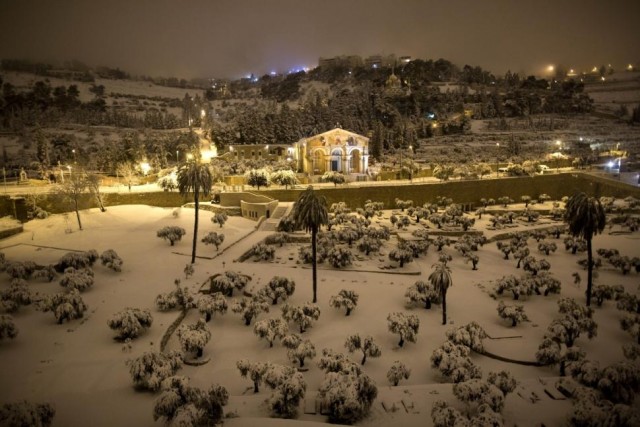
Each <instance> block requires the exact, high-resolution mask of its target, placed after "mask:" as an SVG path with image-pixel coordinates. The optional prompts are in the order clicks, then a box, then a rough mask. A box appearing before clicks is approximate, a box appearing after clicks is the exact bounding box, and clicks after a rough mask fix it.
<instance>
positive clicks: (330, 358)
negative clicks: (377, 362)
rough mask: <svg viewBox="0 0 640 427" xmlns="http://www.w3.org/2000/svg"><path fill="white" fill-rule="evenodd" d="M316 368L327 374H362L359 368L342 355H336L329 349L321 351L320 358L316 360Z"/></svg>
mask: <svg viewBox="0 0 640 427" xmlns="http://www.w3.org/2000/svg"><path fill="white" fill-rule="evenodd" d="M318 368H320V369H321V370H323V371H324V372H325V373H328V372H356V373H360V372H362V369H360V366H359V365H357V364H356V363H355V362H354V361H353V360H351V359H349V358H348V357H347V356H345V355H344V354H343V353H336V352H335V351H333V350H332V349H330V348H324V349H322V356H321V357H320V360H318Z"/></svg>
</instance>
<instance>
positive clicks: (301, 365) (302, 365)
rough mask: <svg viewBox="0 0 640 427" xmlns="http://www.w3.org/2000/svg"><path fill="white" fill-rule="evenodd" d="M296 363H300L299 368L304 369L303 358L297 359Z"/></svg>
mask: <svg viewBox="0 0 640 427" xmlns="http://www.w3.org/2000/svg"><path fill="white" fill-rule="evenodd" d="M298 361H300V367H301V368H303V367H304V357H298Z"/></svg>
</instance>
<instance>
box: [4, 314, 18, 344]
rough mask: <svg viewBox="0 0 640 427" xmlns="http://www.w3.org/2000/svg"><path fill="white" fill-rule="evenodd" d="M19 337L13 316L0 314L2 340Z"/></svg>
mask: <svg viewBox="0 0 640 427" xmlns="http://www.w3.org/2000/svg"><path fill="white" fill-rule="evenodd" d="M17 336H18V328H16V325H15V323H13V316H11V315H9V314H0V340H3V339H5V338H11V339H13V338H15V337H17Z"/></svg>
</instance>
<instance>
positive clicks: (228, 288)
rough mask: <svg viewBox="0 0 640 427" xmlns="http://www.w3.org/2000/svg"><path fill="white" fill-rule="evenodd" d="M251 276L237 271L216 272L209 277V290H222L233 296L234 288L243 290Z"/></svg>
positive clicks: (225, 293) (226, 294)
mask: <svg viewBox="0 0 640 427" xmlns="http://www.w3.org/2000/svg"><path fill="white" fill-rule="evenodd" d="M250 280H251V277H249V276H247V275H246V274H242V273H238V272H236V271H225V272H224V273H219V274H214V275H213V276H211V277H209V278H208V279H207V281H208V282H209V292H210V293H215V292H220V293H222V294H223V295H225V296H227V297H231V296H233V290H234V289H237V290H238V291H242V290H243V289H244V288H245V287H246V286H247V283H249V281H250Z"/></svg>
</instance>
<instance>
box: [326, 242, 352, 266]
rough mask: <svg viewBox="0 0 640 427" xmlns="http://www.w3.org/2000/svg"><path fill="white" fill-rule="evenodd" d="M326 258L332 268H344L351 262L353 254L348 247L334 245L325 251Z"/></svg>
mask: <svg viewBox="0 0 640 427" xmlns="http://www.w3.org/2000/svg"><path fill="white" fill-rule="evenodd" d="M327 260H328V261H329V264H331V265H332V266H333V267H334V268H344V267H346V266H348V265H351V264H352V263H353V254H352V253H351V251H350V250H349V249H346V248H341V247H334V248H331V249H330V250H329V252H328V253H327Z"/></svg>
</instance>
